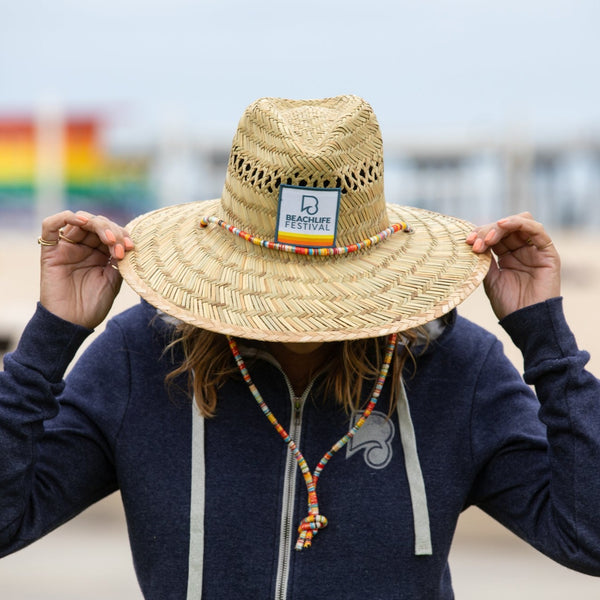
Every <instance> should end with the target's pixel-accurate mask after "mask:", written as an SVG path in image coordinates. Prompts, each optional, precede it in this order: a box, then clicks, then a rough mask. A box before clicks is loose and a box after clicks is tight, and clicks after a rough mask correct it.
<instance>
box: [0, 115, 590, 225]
mask: <svg viewBox="0 0 600 600" xmlns="http://www.w3.org/2000/svg"><path fill="white" fill-rule="evenodd" d="M108 127H109V124H107V123H105V122H104V121H103V120H102V119H101V118H99V117H97V116H73V115H66V116H61V115H60V114H59V113H58V112H57V111H52V110H46V111H41V112H40V114H38V115H35V116H31V117H28V116H20V117H19V116H2V115H0V227H2V226H13V225H14V224H15V223H16V224H19V223H23V224H29V225H31V224H35V225H36V226H37V223H39V221H40V219H41V217H43V216H44V215H47V214H51V213H52V212H55V211H57V210H61V209H63V208H72V209H84V210H88V211H90V212H101V213H103V214H105V215H107V216H110V217H112V218H114V219H115V220H117V221H119V222H121V223H126V222H127V221H128V220H129V219H130V218H132V217H133V216H135V215H136V214H139V213H141V212H145V211H147V210H151V209H153V208H156V207H158V206H161V205H166V204H173V203H179V202H187V201H192V200H201V199H207V198H214V197H217V196H219V195H220V193H221V189H222V186H223V180H224V173H225V168H226V163H227V158H228V152H229V140H228V139H212V140H209V141H207V140H197V139H192V138H191V137H190V136H189V134H187V133H186V128H185V127H179V128H178V129H177V130H176V131H175V130H174V131H171V132H167V134H166V135H163V136H162V137H157V140H156V141H155V142H153V143H149V144H147V146H146V147H145V148H143V149H142V150H140V149H139V148H138V149H136V150H131V151H127V150H124V149H123V148H120V149H118V148H108V147H107V146H106V144H105V142H104V139H105V137H106V135H105V134H106V130H107V128H108ZM385 147H386V157H385V158H386V194H387V198H388V199H389V200H390V201H392V202H397V203H400V204H410V205H413V206H418V207H422V208H427V209H430V210H435V211H439V212H443V213H446V214H451V215H455V216H458V217H462V218H465V219H468V220H470V221H473V222H476V223H481V222H486V221H489V220H490V219H495V218H499V217H500V216H504V215H506V214H510V213H515V212H522V211H525V210H529V211H531V212H532V213H534V215H535V216H536V218H538V219H539V220H540V221H542V222H544V223H545V224H546V225H547V226H549V227H550V228H575V227H583V228H586V229H591V230H597V229H600V135H596V136H594V135H591V134H590V135H589V136H587V137H586V136H579V137H573V138H564V139H558V140H552V141H534V140H529V139H527V138H526V137H525V136H524V135H522V133H519V132H514V133H511V134H510V135H507V134H502V135H498V136H496V137H494V136H487V137H482V136H478V135H475V134H473V135H472V137H471V138H469V137H465V136H463V137H461V138H458V137H457V138H456V139H434V140H429V141H427V140H423V139H422V140H413V141H410V140H405V139H400V138H386V140H385Z"/></svg>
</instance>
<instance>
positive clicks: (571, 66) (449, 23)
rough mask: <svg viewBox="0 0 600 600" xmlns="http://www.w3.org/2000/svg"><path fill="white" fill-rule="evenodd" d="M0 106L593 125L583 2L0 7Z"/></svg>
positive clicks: (588, 21)
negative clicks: (315, 106)
mask: <svg viewBox="0 0 600 600" xmlns="http://www.w3.org/2000/svg"><path fill="white" fill-rule="evenodd" d="M0 10H1V13H0V15H1V18H0V114H2V113H7V112H13V113H14V112H16V111H17V112H27V111H31V110H35V109H36V107H38V106H39V105H40V104H41V103H48V102H50V103H54V104H58V105H60V106H61V107H63V108H64V109H65V110H67V111H68V110H76V111H96V110H98V111H101V112H104V113H106V114H108V115H110V116H111V117H112V118H116V124H117V126H118V127H117V128H120V129H121V130H122V131H124V132H125V134H123V135H125V136H130V137H131V138H132V139H135V138H136V137H137V138H140V139H141V138H143V137H144V136H148V135H150V136H152V135H154V132H156V131H157V130H158V129H160V127H162V126H163V125H164V123H165V122H166V121H168V120H169V119H175V120H177V121H178V122H179V123H183V124H184V125H185V127H188V128H190V130H192V131H194V132H197V133H198V134H199V135H202V133H203V132H209V131H211V130H216V131H219V132H221V131H223V132H225V133H228V132H233V130H234V128H235V125H236V124H237V120H238V118H239V116H240V115H241V113H242V110H243V108H244V107H245V106H246V105H248V104H249V103H250V102H252V101H253V100H255V99H256V98H258V97H261V96H286V97H295V98H299V97H304V98H306V97H323V96H329V95H335V94H339V93H355V94H358V95H361V96H363V97H364V98H366V99H367V100H368V101H369V102H371V104H372V105H373V107H374V108H375V111H376V113H377V115H378V117H379V120H380V122H381V125H382V128H383V129H384V134H385V132H386V131H387V132H394V133H400V134H402V133H406V134H407V135H408V134H409V133H410V132H417V133H428V134H429V133H433V134H435V133H437V132H444V131H451V132H452V131H454V132H456V131H458V132H462V131H466V130H479V129H494V128H501V127H506V126H521V125H526V126H527V127H528V128H530V129H531V130H533V131H540V132H542V133H550V134H552V133H555V132H559V133H561V132H563V131H575V130H577V131H590V130H595V131H596V132H600V77H599V76H598V75H599V73H600V33H599V31H600V2H599V1H598V0H529V1H528V0H502V1H494V2H491V1H486V0H414V1H412V2H409V1H407V0H385V1H382V0H371V1H365V0H360V1H356V0H297V1H295V2H286V1H285V0H278V1H271V0H256V1H254V2H252V1H250V0H214V1H211V2H208V1H206V0H204V1H191V0H165V1H159V0H143V1H142V0H51V1H45V2H44V1H42V0H18V1H16V0H0Z"/></svg>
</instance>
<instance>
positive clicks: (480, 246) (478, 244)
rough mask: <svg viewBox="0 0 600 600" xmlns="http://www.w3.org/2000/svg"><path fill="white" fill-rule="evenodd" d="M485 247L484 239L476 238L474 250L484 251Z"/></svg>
mask: <svg viewBox="0 0 600 600" xmlns="http://www.w3.org/2000/svg"><path fill="white" fill-rule="evenodd" d="M484 249H485V244H484V243H483V240H481V239H478V240H475V243H474V244H473V250H475V252H483V250H484Z"/></svg>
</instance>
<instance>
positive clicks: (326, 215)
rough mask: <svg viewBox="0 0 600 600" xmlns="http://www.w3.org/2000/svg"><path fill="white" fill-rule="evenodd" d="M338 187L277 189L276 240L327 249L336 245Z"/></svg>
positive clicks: (338, 205) (284, 186)
mask: <svg viewBox="0 0 600 600" xmlns="http://www.w3.org/2000/svg"><path fill="white" fill-rule="evenodd" d="M340 193H341V190H340V188H310V187H299V186H293V185H281V186H280V187H279V213H278V214H277V231H276V232H275V241H276V242H279V243H280V244H292V245H294V246H307V247H316V248H328V247H331V246H335V236H336V232H337V220H338V211H339V207H340Z"/></svg>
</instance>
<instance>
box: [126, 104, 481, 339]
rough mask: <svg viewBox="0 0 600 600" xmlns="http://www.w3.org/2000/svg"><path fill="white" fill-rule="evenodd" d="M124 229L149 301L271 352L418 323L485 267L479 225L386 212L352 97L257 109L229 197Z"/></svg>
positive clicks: (250, 115)
mask: <svg viewBox="0 0 600 600" xmlns="http://www.w3.org/2000/svg"><path fill="white" fill-rule="evenodd" d="M323 215H324V216H323ZM127 229H128V231H129V233H130V235H131V237H132V239H133V241H134V243H135V249H134V250H133V251H131V252H128V253H127V256H126V257H125V259H124V260H122V261H120V264H119V268H120V270H121V273H122V275H123V277H124V279H125V280H126V281H127V282H128V283H129V285H130V286H131V287H132V288H133V289H134V290H135V291H136V292H137V293H139V294H140V295H141V296H142V297H143V298H145V299H146V300H147V301H148V302H150V303H151V304H153V305H154V306H156V307H157V308H158V309H160V310H161V311H163V312H164V313H166V314H168V315H170V316H172V317H175V318H177V319H179V320H181V321H183V322H186V323H190V324H192V325H195V326H197V327H200V328H204V329H207V330H211V331H215V332H218V333H222V334H229V335H233V336H238V337H243V338H251V339H257V340H265V341H283V342H314V341H336V340H351V339H357V338H366V337H376V336H383V335H386V334H390V333H394V332H400V331H404V330H407V329H411V328H414V327H417V326H419V325H423V324H425V323H427V322H429V321H432V320H433V319H436V318H438V317H440V316H442V315H443V314H445V313H447V312H449V311H450V310H452V309H453V308H454V307H456V306H457V305H458V304H459V303H460V302H462V301H463V300H464V299H465V298H466V297H467V296H468V295H469V294H470V293H471V292H473V291H474V290H475V289H476V288H477V286H478V285H479V283H480V282H481V280H482V279H483V277H484V276H485V274H486V272H487V270H488V267H489V260H490V258H489V256H488V255H487V254H484V255H482V254H475V253H474V252H473V251H472V249H471V247H470V246H469V245H468V244H467V243H466V242H465V239H466V236H467V235H468V234H469V233H470V232H471V231H472V229H473V226H472V225H471V224H470V223H468V222H466V221H463V220H461V219H457V218H453V217H449V216H445V215H441V214H438V213H434V212H430V211H427V210H423V209H418V208H412V207H407V206H399V205H395V204H391V203H386V201H385V197H384V189H383V144H382V139H381V133H380V129H379V125H378V123H377V120H376V118H375V114H374V112H373V110H372V108H371V106H370V105H369V104H368V103H367V102H365V101H364V100H362V99H361V98H358V97H356V96H339V97H335V98H326V99H320V100H286V99H280V98H263V99H261V100H258V101H256V102H254V103H253V104H252V105H251V106H249V107H248V108H247V109H246V111H245V113H244V115H243V116H242V118H241V120H240V123H239V126H238V129H237V132H236V134H235V137H234V139H233V144H232V149H231V154H230V158H229V164H228V167H227V173H226V177H225V185H224V188H223V192H222V195H221V198H218V199H214V200H207V201H199V202H190V203H186V204H179V205H175V206H169V207H166V208H161V209H158V210H155V211H152V212H150V213H147V214H144V215H142V216H140V217H138V218H136V219H134V220H133V221H132V222H131V223H129V224H128V225H127Z"/></svg>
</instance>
